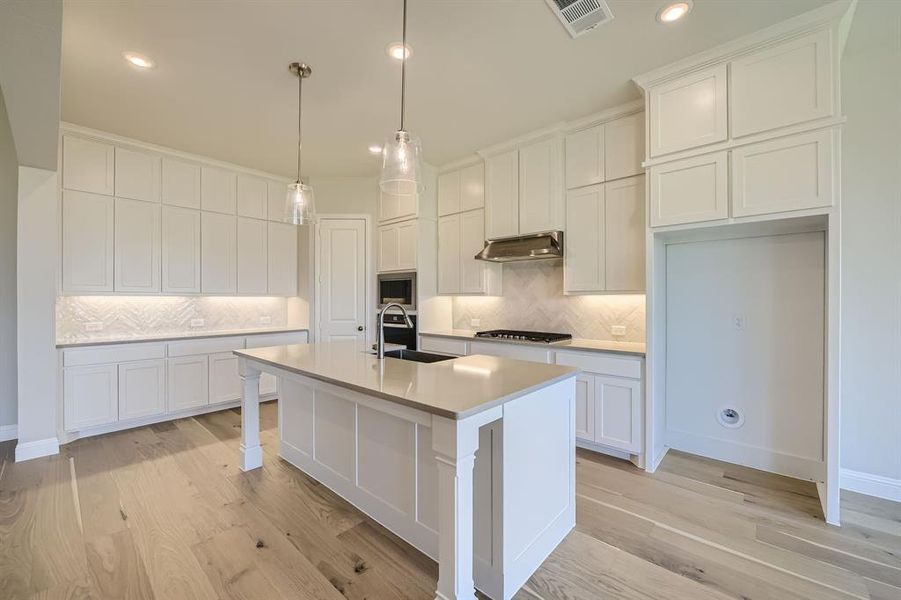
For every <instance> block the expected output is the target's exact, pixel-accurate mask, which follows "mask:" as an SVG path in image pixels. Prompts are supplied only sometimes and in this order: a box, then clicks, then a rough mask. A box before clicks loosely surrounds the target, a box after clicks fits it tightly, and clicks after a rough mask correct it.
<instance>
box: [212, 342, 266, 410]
mask: <svg viewBox="0 0 901 600" xmlns="http://www.w3.org/2000/svg"><path fill="white" fill-rule="evenodd" d="M261 383H262V382H261ZM260 387H261V388H262V385H261V386H260ZM242 392H243V389H242V381H241V375H240V374H239V372H238V357H237V356H235V355H234V354H232V353H231V352H223V353H219V354H213V355H211V356H210V404H218V403H220V402H231V401H233V400H240V399H241V394H242Z"/></svg>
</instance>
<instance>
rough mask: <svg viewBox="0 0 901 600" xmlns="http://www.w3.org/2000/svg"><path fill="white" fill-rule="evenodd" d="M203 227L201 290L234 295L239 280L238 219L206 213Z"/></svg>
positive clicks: (202, 221) (201, 235) (201, 220)
mask: <svg viewBox="0 0 901 600" xmlns="http://www.w3.org/2000/svg"><path fill="white" fill-rule="evenodd" d="M200 225H201V233H200V259H201V264H202V267H201V269H200V280H201V286H200V289H201V290H202V291H203V293H204V294H234V293H235V291H236V290H237V277H238V268H237V260H238V250H237V239H236V238H237V228H236V227H237V225H236V220H235V217H233V216H231V215H220V214H215V213H208V212H204V213H201V216H200Z"/></svg>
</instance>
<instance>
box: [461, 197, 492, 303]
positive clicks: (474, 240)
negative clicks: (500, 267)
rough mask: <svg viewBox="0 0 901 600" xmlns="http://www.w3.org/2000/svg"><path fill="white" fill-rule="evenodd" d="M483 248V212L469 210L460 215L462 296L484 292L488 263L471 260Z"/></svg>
mask: <svg viewBox="0 0 901 600" xmlns="http://www.w3.org/2000/svg"><path fill="white" fill-rule="evenodd" d="M484 247H485V211H484V210H471V211H469V212H465V213H462V214H461V215H460V266H461V269H460V271H461V280H462V288H463V293H464V294H481V293H483V292H485V269H486V268H488V267H489V265H488V263H485V262H483V261H479V260H476V259H475V258H473V257H474V256H475V255H476V254H477V253H478V252H479V251H480V250H481V249H482V248H484Z"/></svg>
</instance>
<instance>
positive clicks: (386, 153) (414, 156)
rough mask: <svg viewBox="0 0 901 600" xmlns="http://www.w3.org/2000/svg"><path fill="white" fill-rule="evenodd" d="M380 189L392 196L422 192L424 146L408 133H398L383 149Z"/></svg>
mask: <svg viewBox="0 0 901 600" xmlns="http://www.w3.org/2000/svg"><path fill="white" fill-rule="evenodd" d="M379 187H380V188H381V190H382V191H383V192H387V193H391V194H416V193H419V192H421V191H422V189H423V181H422V144H421V143H420V141H419V139H418V138H414V137H412V136H410V134H409V133H407V132H406V131H403V130H401V131H398V132H396V133H395V134H394V136H392V137H389V138H388V139H387V140H385V145H384V146H383V147H382V175H381V177H380V178H379Z"/></svg>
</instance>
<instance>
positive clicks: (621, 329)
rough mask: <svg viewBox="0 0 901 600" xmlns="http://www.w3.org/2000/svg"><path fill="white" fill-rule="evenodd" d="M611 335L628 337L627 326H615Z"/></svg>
mask: <svg viewBox="0 0 901 600" xmlns="http://www.w3.org/2000/svg"><path fill="white" fill-rule="evenodd" d="M610 333H612V334H613V335H626V326H625V325H613V326H612V327H610Z"/></svg>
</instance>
